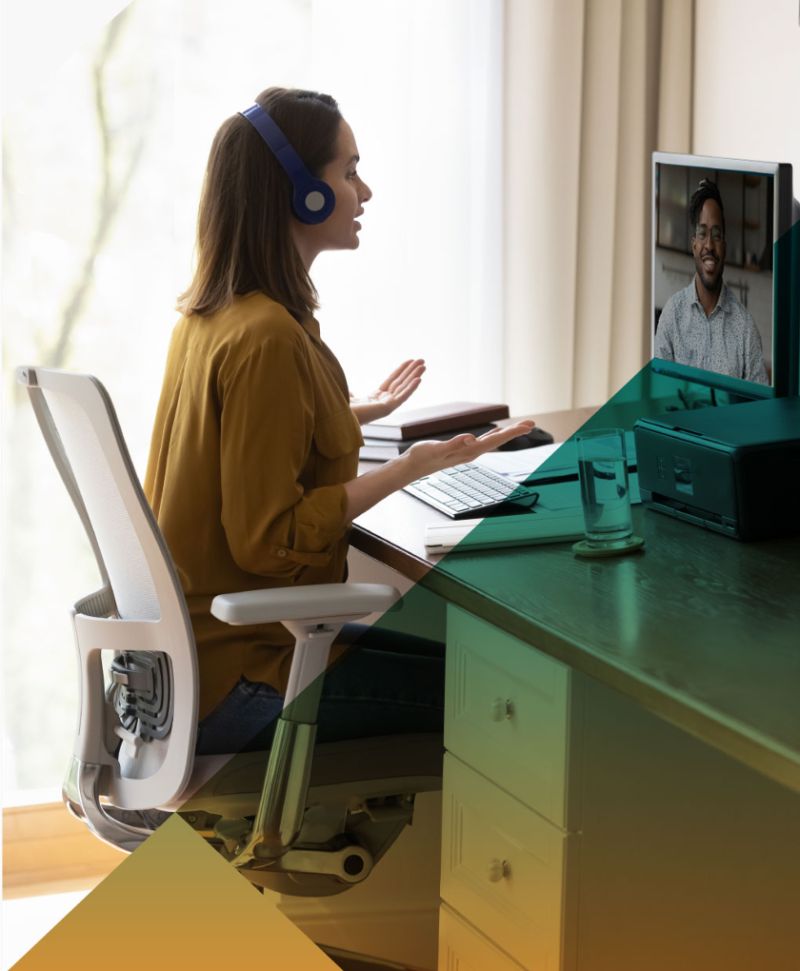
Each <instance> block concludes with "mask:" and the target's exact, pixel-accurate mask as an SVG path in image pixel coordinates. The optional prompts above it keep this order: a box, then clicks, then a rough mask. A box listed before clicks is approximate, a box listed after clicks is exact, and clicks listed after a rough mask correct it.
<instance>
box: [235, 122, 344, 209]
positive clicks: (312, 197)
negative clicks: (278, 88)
mask: <svg viewBox="0 0 800 971" xmlns="http://www.w3.org/2000/svg"><path fill="white" fill-rule="evenodd" d="M239 114H241V115H243V116H244V117H245V118H246V119H247V120H248V121H249V122H250V124H251V125H252V126H253V128H255V130H256V131H257V132H258V134H259V135H260V136H261V137H262V138H263V139H264V141H265V142H266V143H267V145H268V146H269V148H270V150H271V151H272V154H273V155H274V156H275V158H276V159H277V160H278V162H279V163H280V165H281V168H282V169H283V170H284V172H285V173H286V174H287V175H288V176H289V178H290V179H291V181H292V185H293V186H294V195H293V197H292V205H293V207H294V211H295V214H296V215H297V218H298V219H299V220H300V221H301V222H304V223H309V224H311V225H313V224H315V223H321V222H324V221H325V220H326V219H327V218H328V216H330V214H331V213H332V212H333V210H334V207H335V205H336V196H335V195H334V193H333V189H331V187H330V186H329V185H328V184H327V183H326V182H322V181H321V180H320V179H315V178H314V176H313V175H311V173H310V172H309V171H308V169H307V168H306V167H305V165H304V164H303V160H302V159H301V158H300V156H299V155H298V154H297V152H296V151H295V150H294V148H293V147H292V144H291V143H290V141H289V139H288V138H287V137H286V136H285V135H284V134H283V132H282V131H281V130H280V128H278V126H277V125H276V124H275V122H274V121H273V119H272V117H271V116H270V114H269V112H268V111H267V110H266V109H265V108H262V107H261V105H259V104H252V105H250V106H249V107H248V108H245V109H244V111H240V112H239Z"/></svg>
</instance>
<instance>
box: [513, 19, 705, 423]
mask: <svg viewBox="0 0 800 971" xmlns="http://www.w3.org/2000/svg"><path fill="white" fill-rule="evenodd" d="M692 23H693V3H692V0H537V2H536V3H528V2H527V0H508V3H507V5H506V64H505V91H506V119H507V126H506V137H505V147H506V174H507V178H506V200H505V213H506V224H505V247H506V253H507V260H506V274H505V291H506V301H507V315H506V328H505V362H506V377H507V383H506V397H507V398H508V399H510V403H511V406H512V411H514V412H515V413H517V414H528V413H536V412H540V413H541V412H546V411H554V410H559V409H562V408H572V407H576V406H584V405H599V404H602V403H603V402H605V401H606V400H607V399H608V398H609V397H610V396H611V395H612V394H614V393H615V392H616V391H617V390H618V389H619V388H620V387H621V386H622V385H623V384H624V383H625V382H626V381H627V380H628V379H629V378H631V377H632V376H633V375H634V374H635V373H636V372H637V371H638V370H639V369H640V368H641V367H642V366H643V364H644V363H645V361H646V360H647V359H649V357H650V345H649V333H650V327H649V317H650V206H651V202H650V195H651V186H650V183H651V174H650V173H651V154H652V152H653V151H654V150H656V149H659V148H660V149H663V150H672V151H684V152H685V151H690V148H691V146H690V145H689V143H688V132H689V130H690V119H691V92H692Z"/></svg>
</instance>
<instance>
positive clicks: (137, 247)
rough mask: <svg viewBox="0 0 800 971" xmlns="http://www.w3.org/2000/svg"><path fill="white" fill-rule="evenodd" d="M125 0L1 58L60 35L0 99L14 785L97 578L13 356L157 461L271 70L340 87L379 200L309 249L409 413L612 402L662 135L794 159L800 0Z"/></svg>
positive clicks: (336, 334)
mask: <svg viewBox="0 0 800 971" xmlns="http://www.w3.org/2000/svg"><path fill="white" fill-rule="evenodd" d="M112 5H113V4H112ZM18 6H19V5H18ZM77 6H78V7H81V8H83V7H84V6H85V7H86V9H87V10H89V9H90V8H92V10H95V11H96V10H97V9H99V7H101V6H102V4H97V3H94V6H92V4H91V3H88V2H87V3H85V4H79V5H77ZM115 6H116V8H117V9H119V8H120V7H122V9H121V10H120V12H119V13H118V14H117V15H116V16H115V17H114V19H113V20H111V21H110V22H105V23H104V19H103V17H98V16H97V15H95V16H94V19H93V20H92V18H91V17H89V18H88V19H87V23H88V24H89V26H88V27H87V28H86V29H85V30H84V32H83V34H82V35H81V36H80V37H79V38H77V39H74V38H72V37H67V36H66V35H64V36H62V38H61V42H60V44H59V37H58V35H56V36H55V39H53V38H52V37H50V34H51V33H53V31H52V28H51V27H50V28H48V25H47V22H46V19H42V20H41V22H40V23H39V24H38V25H37V23H36V11H37V9H38V7H37V4H34V3H31V4H28V5H26V8H27V13H26V16H28V17H29V18H33V24H31V23H28V25H27V27H25V28H24V29H23V27H21V26H20V23H21V21H19V20H18V19H16V20H15V19H14V18H15V17H16V18H19V17H21V16H22V14H21V12H20V10H19V9H17V10H15V11H14V14H13V17H7V18H6V25H5V36H4V44H5V45H6V49H5V51H4V54H5V55H6V62H7V63H9V60H8V56H9V51H11V53H12V54H14V53H15V50H14V48H15V47H17V46H18V45H21V44H22V43H23V40H24V38H25V37H28V38H30V37H31V36H32V35H33V34H35V33H36V31H37V30H38V31H39V32H40V34H41V35H42V36H44V37H45V40H44V41H43V42H42V44H40V45H38V47H37V46H36V45H32V44H31V42H30V40H28V42H27V45H26V46H25V47H24V53H23V55H22V57H20V56H19V51H18V50H17V51H16V54H17V60H16V62H13V58H12V62H13V63H16V64H18V65H19V66H18V67H17V68H15V69H14V70H9V73H8V74H7V75H6V77H5V93H4V117H3V297H2V300H3V307H2V310H3V376H4V382H3V392H2V393H3V400H2V404H3V447H4V458H5V460H4V462H3V528H4V537H5V542H4V559H3V568H4V619H3V635H4V641H5V652H4V655H5V659H4V675H5V677H4V714H3V725H2V732H3V739H2V740H3V787H4V788H3V799H4V802H5V804H6V805H13V804H28V803H33V802H36V801H39V800H42V801H53V800H55V799H57V798H58V789H59V787H60V782H61V774H62V772H63V769H64V767H65V765H66V762H67V758H68V754H69V752H70V749H71V743H72V732H73V723H74V717H75V697H76V676H75V670H74V668H75V664H74V656H73V649H72V643H71V638H72V635H71V629H70V622H69V617H68V613H67V607H68V605H69V604H70V603H72V602H74V601H75V600H76V599H78V598H79V597H80V596H82V595H84V594H86V593H88V592H89V591H90V590H92V589H94V588H95V587H96V586H97V585H98V584H99V578H98V575H97V571H96V568H95V566H94V561H93V559H92V555H91V551H90V549H89V546H88V544H87V542H86V540H85V538H84V537H83V536H82V534H81V530H80V526H79V522H78V519H77V516H76V515H75V513H74V511H73V509H72V507H71V506H70V503H69V499H68V497H67V495H66V493H65V491H64V489H63V487H62V486H61V483H60V481H59V480H58V478H57V474H56V472H55V470H54V468H53V467H52V462H51V460H50V458H49V455H48V454H47V453H46V450H45V447H44V445H43V443H42V441H41V437H40V435H39V432H38V429H37V428H36V427H35V421H34V418H33V414H32V412H31V409H30V405H29V404H28V402H27V398H26V397H23V395H22V394H21V393H20V389H18V387H17V385H16V384H15V382H14V378H13V370H14V367H15V366H17V365H19V364H23V363H25V364H40V365H47V366H51V367H62V368H66V369H70V370H76V371H86V372H90V373H93V374H95V375H97V376H98V377H99V378H100V379H101V380H102V381H103V383H104V384H105V385H106V387H107V388H108V390H109V392H110V394H111V397H112V399H113V401H114V402H115V405H116V407H117V411H118V414H119V418H120V422H121V425H122V428H123V430H124V432H125V435H126V438H127V442H128V446H129V449H130V451H131V453H132V456H133V460H134V464H135V466H136V468H137V470H138V471H139V474H140V476H143V475H144V470H145V464H146V460H147V452H148V447H149V438H150V432H151V427H152V421H153V417H154V414H155V408H156V404H157V400H158V394H159V390H160V384H161V378H162V372H163V364H164V360H165V356H166V348H167V342H168V340H169V336H170V332H171V329H172V327H173V325H174V323H175V321H176V320H177V315H176V314H175V312H174V310H173V309H172V308H173V307H174V303H175V299H176V296H177V294H178V293H179V292H180V291H181V290H182V289H184V288H185V287H186V285H187V283H188V281H189V279H190V274H191V268H192V249H193V244H194V230H195V218H196V210H197V203H198V199H199V194H200V187H201V182H202V176H203V170H204V166H205V162H206V158H207V153H208V149H209V146H210V143H211V139H212V137H213V135H214V132H215V131H216V129H217V127H218V126H219V124H220V123H221V122H222V121H223V120H224V119H225V118H226V117H228V116H229V115H230V114H232V113H234V112H235V111H237V110H239V109H240V108H242V107H244V106H245V105H247V104H249V103H250V102H251V101H252V99H253V97H254V96H255V95H256V94H257V93H258V92H259V91H261V90H262V89H263V88H265V87H268V86H270V85H273V84H280V85H285V86H298V87H310V88H316V89H317V90H321V91H325V92H328V93H331V94H333V95H334V96H335V97H336V98H337V99H338V100H339V102H340V105H341V108H342V111H343V114H344V116H345V117H346V118H347V120H348V121H349V122H350V124H351V125H352V127H353V130H354V132H355V136H356V139H357V142H358V146H359V151H360V154H361V159H362V161H361V163H360V165H359V170H360V172H361V174H362V175H363V177H364V178H365V180H366V181H367V182H368V183H369V185H370V186H371V188H372V189H373V192H374V198H373V199H372V201H371V202H370V203H369V204H368V206H367V209H366V214H365V216H364V218H363V220H362V222H363V226H364V228H363V231H362V233H361V247H360V248H359V250H358V251H357V252H355V253H353V252H346V253H331V254H323V255H322V256H321V257H320V259H319V260H318V261H317V263H316V264H315V266H314V271H313V277H314V281H315V283H316V285H317V288H318V290H319V293H320V297H321V302H322V309H321V311H320V313H319V320H320V323H321V328H322V334H323V338H324V339H325V340H326V342H327V343H328V344H329V345H330V346H331V347H332V348H333V350H334V352H335V353H336V354H337V355H338V357H339V358H340V360H341V361H342V364H343V366H344V368H345V371H346V373H347V374H348V378H349V380H350V384H351V387H352V389H353V390H354V391H355V392H356V393H359V392H365V391H368V390H370V389H371V388H373V387H374V386H375V385H376V384H377V383H379V382H380V380H382V379H383V377H385V376H386V375H387V374H388V373H389V372H390V371H391V370H392V369H393V367H394V366H395V365H396V364H397V363H398V362H399V361H401V360H403V359H404V358H407V357H413V356H424V357H425V358H426V359H427V361H428V373H427V375H426V377H425V381H424V383H423V386H422V388H421V389H420V391H419V392H418V393H417V395H416V397H415V403H417V404H419V405H424V404H428V403H432V402H437V401H447V400H466V399H470V400H476V401H481V400H483V401H491V400H503V401H507V402H508V403H509V404H510V406H511V411H512V414H515V415H528V414H534V415H537V414H543V413H546V412H548V411H553V410H558V409H561V408H571V407H575V406H580V405H589V404H593V405H596V404H598V403H600V402H602V401H605V400H607V398H608V397H610V396H611V395H612V394H614V393H615V392H616V391H617V390H618V389H619V388H620V387H621V386H622V385H623V384H624V383H625V382H626V381H627V380H628V379H629V378H630V377H632V376H633V374H635V373H636V372H637V371H638V370H639V368H641V367H642V366H643V364H644V363H645V362H646V360H647V359H648V358H649V351H650V328H651V326H652V325H651V322H650V276H649V274H650V238H651V237H650V232H651V229H650V205H651V202H650V194H651V183H650V179H651V175H650V154H651V153H652V151H654V150H656V149H658V150H662V151H673V152H695V153H703V154H708V155H721V156H728V157H741V158H755V159H765V160H770V161H781V162H792V163H794V165H795V167H796V175H795V178H800V175H798V173H797V167H798V166H800V126H798V125H797V119H798V117H800V29H799V28H798V10H797V2H796V0H772V2H771V3H769V4H766V5H763V6H762V7H760V8H758V9H756V8H755V7H754V6H753V4H752V2H750V0H403V2H400V0H259V2H257V3H256V2H251V0H225V2H222V0H191V2H189V0H134V2H133V3H131V4H129V5H127V6H124V7H123V6H122V4H120V3H117V4H116V5H115ZM7 7H9V8H10V7H11V5H10V4H9V5H7ZM48 30H49V33H48ZM48 43H49V44H50V45H51V46H50V47H48V46H47V44H48ZM34 48H35V49H34ZM37 50H38V55H37ZM42 50H44V51H45V52H48V51H50V52H52V51H55V52H56V54H52V53H50V54H48V56H47V57H46V58H45V57H44V55H43V54H42ZM37 56H38V60H37ZM23 69H25V70H26V71H27V72H28V73H27V74H24V75H23V73H21V72H23ZM23 77H24V83H22V80H21V79H22V78H23ZM795 194H796V195H797V194H798V193H797V190H795ZM43 699H44V701H43Z"/></svg>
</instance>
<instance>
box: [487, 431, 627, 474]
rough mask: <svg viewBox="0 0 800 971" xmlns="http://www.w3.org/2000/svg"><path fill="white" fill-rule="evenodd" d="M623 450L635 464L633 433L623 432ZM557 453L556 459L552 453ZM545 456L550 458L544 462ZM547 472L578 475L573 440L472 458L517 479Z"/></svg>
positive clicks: (575, 449) (490, 453)
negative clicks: (538, 472) (542, 468)
mask: <svg viewBox="0 0 800 971" xmlns="http://www.w3.org/2000/svg"><path fill="white" fill-rule="evenodd" d="M625 449H626V451H627V455H628V465H629V466H630V465H635V464H636V444H635V442H634V438H633V432H625ZM556 452H557V453H558V455H557V457H556V458H551V456H553V455H555V454H556ZM548 459H551V461H549V462H547V460H548ZM545 462H547V468H546V469H544V470H541V471H543V472H544V473H545V474H546V475H553V476H556V475H577V474H578V447H577V445H576V444H575V442H574V441H572V440H571V441H569V442H560V443H559V442H556V443H554V444H553V445H539V446H537V447H536V448H521V449H518V450H517V451H515V452H486V453H485V454H484V455H481V456H479V457H478V458H477V459H475V463H476V464H477V465H482V466H484V468H487V469H491V470H492V471H493V472H497V473H499V474H500V475H507V476H508V477H509V478H511V479H514V480H515V481H516V482H524V481H525V479H527V478H528V477H529V476H531V475H532V474H533V473H534V472H537V471H539V470H540V469H541V466H542V465H543V464H544V463H545Z"/></svg>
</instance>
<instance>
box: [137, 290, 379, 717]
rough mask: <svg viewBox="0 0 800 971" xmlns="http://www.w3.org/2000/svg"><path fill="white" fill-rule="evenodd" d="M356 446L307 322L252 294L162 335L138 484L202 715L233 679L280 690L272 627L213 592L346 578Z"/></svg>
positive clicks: (343, 395)
mask: <svg viewBox="0 0 800 971" xmlns="http://www.w3.org/2000/svg"><path fill="white" fill-rule="evenodd" d="M362 443H363V439H362V437H361V430H360V428H359V424H358V421H357V419H356V417H355V416H354V414H353V412H352V411H351V409H350V402H349V394H348V389H347V381H346V379H345V376H344V373H343V371H342V369H341V366H340V365H339V362H338V361H337V360H336V358H335V357H334V355H333V353H332V352H331V351H330V349H329V348H328V347H326V345H325V344H324V343H323V342H322V341H321V340H320V336H319V326H318V324H317V322H316V320H314V319H313V318H308V319H306V320H304V321H303V323H302V325H301V324H299V323H298V322H297V321H296V320H295V319H294V318H293V317H292V316H291V315H290V314H289V313H288V311H287V310H286V309H285V308H284V307H282V306H280V305H279V304H277V303H275V302H274V301H273V300H270V299H269V298H268V297H265V296H264V295H263V294H260V293H251V294H247V295H246V296H243V297H237V298H236V299H235V300H234V301H233V303H232V304H231V306H229V307H228V308H226V309H225V310H223V311H221V312H220V313H218V314H216V315H214V316H212V317H199V316H196V315H193V316H190V317H183V318H181V320H180V321H179V323H178V325H177V327H176V328H175V331H174V333H173V335H172V340H171V343H170V348H169V354H168V356H167V366H166V373H165V375H164V385H163V388H162V391H161V398H160V401H159V405H158V412H157V414H156V421H155V427H154V430H153V439H152V444H151V448H150V459H149V462H148V466H147V475H146V477H145V484H144V488H145V493H146V495H147V498H148V500H149V501H150V504H151V506H152V508H153V511H154V513H155V515H156V517H157V519H158V524H159V526H160V527H161V530H162V532H163V533H164V537H165V539H166V541H167V545H168V546H169V549H170V552H171V553H172V558H173V560H174V561H175V565H176V567H177V570H178V575H179V577H180V580H181V584H182V586H183V590H184V593H185V594H186V600H187V603H188V606H189V613H190V615H191V618H192V625H193V628H194V634H195V640H196V642H197V651H198V659H199V666H200V718H203V717H205V715H207V714H208V713H209V712H210V711H211V710H212V709H213V708H214V707H216V705H217V704H219V702H220V701H221V700H222V699H223V698H224V697H225V695H226V694H227V693H228V692H229V691H230V689H231V688H232V687H233V686H234V684H236V682H237V681H238V679H239V677H240V676H241V675H242V674H244V675H245V676H246V677H248V678H250V679H251V680H253V681H266V682H267V683H268V684H271V685H274V686H275V687H277V688H279V689H281V690H284V689H285V686H286V680H287V678H288V667H289V661H290V658H289V654H290V651H291V644H292V638H291V635H289V634H288V632H287V631H286V629H285V628H284V627H283V626H282V625H280V624H264V625H258V626H249V627H230V626H229V625H227V624H223V623H221V622H220V621H218V620H216V619H215V618H213V617H212V616H211V614H210V612H209V608H210V604H211V600H212V599H213V598H214V597H215V596H216V595H217V594H219V593H232V592H235V591H239V590H253V589H259V588H266V587H291V586H295V585H297V584H311V583H338V582H341V581H342V580H343V579H344V577H345V568H346V557H347V536H348V530H349V524H347V523H346V522H345V509H346V494H345V490H344V487H343V485H342V483H343V482H347V481H348V480H350V479H353V478H355V476H356V474H357V468H358V449H359V447H360V446H361V444H362Z"/></svg>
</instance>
